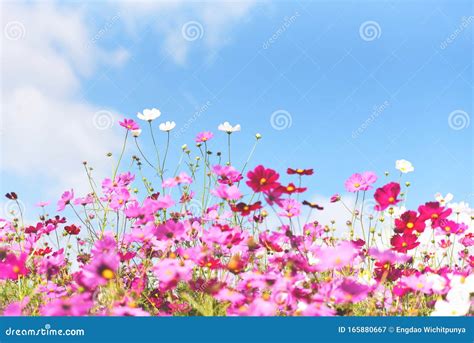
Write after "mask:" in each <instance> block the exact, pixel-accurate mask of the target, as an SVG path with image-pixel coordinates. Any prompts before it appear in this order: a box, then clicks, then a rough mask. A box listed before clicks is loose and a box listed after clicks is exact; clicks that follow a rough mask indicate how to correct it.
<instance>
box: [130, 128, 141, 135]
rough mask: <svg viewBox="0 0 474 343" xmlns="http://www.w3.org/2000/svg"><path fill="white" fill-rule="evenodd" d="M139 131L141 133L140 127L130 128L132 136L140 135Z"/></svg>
mask: <svg viewBox="0 0 474 343" xmlns="http://www.w3.org/2000/svg"><path fill="white" fill-rule="evenodd" d="M141 133H142V129H136V130H132V135H133V137H138V136H140V135H141Z"/></svg>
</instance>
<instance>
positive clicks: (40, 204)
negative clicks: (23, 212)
mask: <svg viewBox="0 0 474 343" xmlns="http://www.w3.org/2000/svg"><path fill="white" fill-rule="evenodd" d="M48 205H49V201H40V202H38V203H37V204H36V206H37V207H46V206H48Z"/></svg>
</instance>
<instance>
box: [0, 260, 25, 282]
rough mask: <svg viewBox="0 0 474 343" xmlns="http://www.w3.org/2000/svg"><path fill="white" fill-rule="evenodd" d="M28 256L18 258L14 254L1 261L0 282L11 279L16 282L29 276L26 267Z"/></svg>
mask: <svg viewBox="0 0 474 343" xmlns="http://www.w3.org/2000/svg"><path fill="white" fill-rule="evenodd" d="M27 258H28V255H27V254H25V253H22V254H20V256H16V255H15V254H13V253H9V254H7V256H6V258H5V259H4V260H3V261H0V280H5V279H11V280H16V279H18V278H19V277H20V276H24V275H27V274H28V272H29V271H28V268H27V267H26V259H27Z"/></svg>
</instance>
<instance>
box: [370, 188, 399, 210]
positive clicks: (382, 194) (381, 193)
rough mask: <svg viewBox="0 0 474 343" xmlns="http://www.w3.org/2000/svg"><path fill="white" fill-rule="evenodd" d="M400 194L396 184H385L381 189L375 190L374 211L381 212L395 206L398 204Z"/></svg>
mask: <svg viewBox="0 0 474 343" xmlns="http://www.w3.org/2000/svg"><path fill="white" fill-rule="evenodd" d="M399 194H400V184H398V183H396V182H390V183H387V184H386V185H385V186H383V187H382V188H377V190H376V191H375V194H374V198H375V200H376V201H377V205H375V210H377V211H383V210H385V209H386V208H387V207H389V206H390V205H396V204H398V203H399V202H400V199H398V198H397V197H398V195H399Z"/></svg>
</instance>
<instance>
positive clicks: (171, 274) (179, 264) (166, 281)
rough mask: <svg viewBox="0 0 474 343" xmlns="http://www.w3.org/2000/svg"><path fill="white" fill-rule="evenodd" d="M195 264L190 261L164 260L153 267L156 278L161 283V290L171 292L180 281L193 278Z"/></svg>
mask: <svg viewBox="0 0 474 343" xmlns="http://www.w3.org/2000/svg"><path fill="white" fill-rule="evenodd" d="M192 270H193V262H191V261H189V260H184V261H179V260H177V259H171V258H167V259H163V260H160V261H158V262H157V264H156V265H155V266H154V267H153V271H154V273H155V276H156V277H157V278H158V280H159V282H160V289H162V290H169V289H171V288H173V287H174V286H176V285H177V283H178V282H179V281H189V280H191V278H192Z"/></svg>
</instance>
